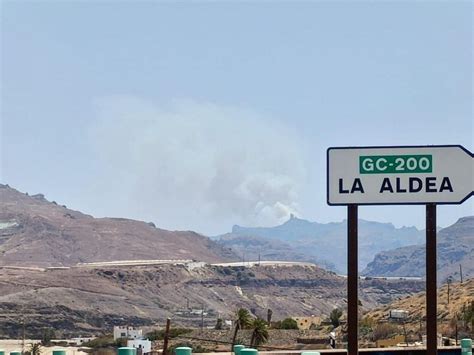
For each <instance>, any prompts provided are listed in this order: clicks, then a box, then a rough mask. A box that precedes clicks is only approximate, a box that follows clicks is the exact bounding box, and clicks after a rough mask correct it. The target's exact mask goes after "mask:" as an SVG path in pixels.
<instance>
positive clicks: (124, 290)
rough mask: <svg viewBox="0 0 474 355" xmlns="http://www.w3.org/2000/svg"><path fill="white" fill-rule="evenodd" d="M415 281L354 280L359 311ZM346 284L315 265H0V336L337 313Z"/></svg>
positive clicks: (415, 287)
mask: <svg viewBox="0 0 474 355" xmlns="http://www.w3.org/2000/svg"><path fill="white" fill-rule="evenodd" d="M423 287H424V284H423V283H422V282H420V281H410V280H393V281H389V280H361V297H360V298H361V302H362V305H363V308H364V309H366V310H367V309H368V308H371V307H375V306H377V305H380V304H382V303H387V302H390V301H393V300H394V299H396V298H398V297H404V296H405V295H407V294H412V293H415V292H419V291H420V290H421V289H422V288H423ZM345 305H346V280H345V278H343V277H340V276H337V275H335V274H334V273H331V272H328V271H325V270H324V269H321V268H319V267H316V266H254V267H252V268H243V267H233V268H231V267H217V266H210V265H207V266H200V267H194V266H191V265H188V266H185V265H176V266H172V265H161V266H140V267H137V266H135V267H128V268H124V267H121V268H117V267H115V268H111V267H109V268H105V267H104V268H69V269H49V270H26V269H11V268H5V267H3V268H0V329H1V330H2V332H3V334H0V336H5V335H8V336H19V335H20V334H19V332H20V331H21V329H22V328H21V326H20V325H21V322H22V321H23V320H24V323H25V328H26V331H27V334H28V336H34V335H35V334H36V335H37V334H38V332H40V331H41V330H42V329H43V328H45V327H52V328H55V329H56V330H57V334H63V335H64V336H66V335H72V334H82V335H85V334H100V333H102V332H107V331H110V329H111V327H112V326H113V325H114V324H130V325H153V324H159V325H163V323H164V322H165V319H166V317H173V323H174V324H183V325H194V326H199V325H200V324H201V315H200V310H201V309H204V310H205V313H206V315H205V317H204V322H205V325H215V323H216V320H217V317H219V316H220V317H222V318H224V319H230V317H231V315H232V314H233V313H234V312H235V311H236V310H237V309H238V308H239V307H245V308H247V309H249V310H250V311H251V312H252V313H253V314H254V315H256V316H260V317H266V314H267V309H269V308H270V309H272V310H273V317H274V319H282V318H285V317H289V316H302V315H307V316H309V315H321V316H327V315H329V313H330V312H331V310H332V309H333V308H335V307H340V308H342V309H344V308H345Z"/></svg>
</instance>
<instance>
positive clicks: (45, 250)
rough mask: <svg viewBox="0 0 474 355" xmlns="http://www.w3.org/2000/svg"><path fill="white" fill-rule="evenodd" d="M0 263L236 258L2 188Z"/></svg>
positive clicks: (209, 244) (145, 226)
mask: <svg viewBox="0 0 474 355" xmlns="http://www.w3.org/2000/svg"><path fill="white" fill-rule="evenodd" d="M0 201H1V204H0V253H1V255H2V257H1V258H0V265H21V266H73V265H75V264H78V263H87V262H103V261H115V260H130V259H153V260H155V259H198V260H200V261H206V262H223V261H234V260H237V258H236V255H235V254H233V253H232V251H230V250H229V249H226V248H223V247H221V246H219V245H218V244H217V243H215V242H213V241H212V240H210V239H209V238H208V237H206V236H203V235H201V234H198V233H196V232H192V231H168V230H164V229H160V228H157V227H156V226H155V225H154V224H153V223H147V222H143V221H135V220H132V219H127V218H109V217H105V218H94V217H92V216H90V215H87V214H84V213H82V212H79V211H75V210H72V209H68V208H67V207H66V206H61V205H59V204H57V203H56V202H54V201H53V202H49V201H48V200H46V198H45V197H44V195H42V194H36V195H33V196H29V195H27V194H24V193H21V192H19V191H17V190H15V189H13V188H11V187H9V186H8V185H1V186H0Z"/></svg>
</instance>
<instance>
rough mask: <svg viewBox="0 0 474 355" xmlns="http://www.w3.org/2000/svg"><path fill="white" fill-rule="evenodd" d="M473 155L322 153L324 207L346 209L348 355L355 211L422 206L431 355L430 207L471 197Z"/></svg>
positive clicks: (352, 339)
mask: <svg viewBox="0 0 474 355" xmlns="http://www.w3.org/2000/svg"><path fill="white" fill-rule="evenodd" d="M473 156H474V155H473V154H472V153H471V152H469V151H468V150H467V149H465V148H463V147H462V146H459V145H445V146H409V147H337V148H329V149H328V150H327V202H328V204H329V205H334V206H347V251H348V254H347V255H348V264H347V265H348V270H347V293H348V299H347V303H348V308H347V325H348V353H349V355H357V354H358V302H359V298H358V282H359V275H358V250H357V249H358V241H357V239H358V238H357V237H358V231H357V214H358V205H409V204H412V205H426V329H427V331H426V333H427V334H426V337H427V354H428V355H436V354H437V315H436V313H437V280H436V205H437V204H460V203H463V202H464V201H466V200H467V199H468V198H469V197H471V196H472V195H473V194H474V191H473V190H474V187H473V185H474V159H473Z"/></svg>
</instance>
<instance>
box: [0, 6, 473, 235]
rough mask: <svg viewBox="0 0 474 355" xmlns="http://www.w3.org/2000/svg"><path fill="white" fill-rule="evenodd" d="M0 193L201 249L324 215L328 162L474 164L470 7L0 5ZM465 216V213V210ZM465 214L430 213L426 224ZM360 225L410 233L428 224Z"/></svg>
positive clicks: (333, 211)
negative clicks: (365, 154)
mask: <svg viewBox="0 0 474 355" xmlns="http://www.w3.org/2000/svg"><path fill="white" fill-rule="evenodd" d="M1 16H2V20H1V43H2V47H1V50H2V52H1V61H2V63H1V65H2V71H1V74H2V76H1V84H2V93H1V110H2V111H1V119H2V122H1V123H2V130H1V136H0V139H1V170H0V173H1V181H2V182H4V183H8V184H10V185H11V186H14V187H16V188H18V189H20V190H21V191H28V192H30V193H37V192H42V193H44V194H45V195H46V196H47V197H48V198H49V199H51V200H56V201H58V202H60V203H63V204H66V205H68V207H71V208H74V209H78V210H82V211H84V212H86V213H90V214H93V215H95V216H121V217H130V218H137V219H143V220H147V221H148V220H150V221H154V222H155V223H156V224H157V225H159V226H161V227H163V228H168V229H192V230H197V231H199V232H202V233H206V234H217V233H222V232H225V231H228V230H229V229H230V228H231V226H232V224H244V225H272V224H277V223H280V222H281V221H284V220H285V219H286V218H287V217H288V214H289V213H295V214H297V215H299V216H301V217H303V218H307V219H309V220H316V221H319V222H328V221H338V220H341V219H343V218H345V209H344V208H342V207H329V206H327V205H326V202H325V169H326V167H325V151H326V149H327V147H329V146H346V145H412V144H462V145H463V146H465V147H466V148H467V149H469V150H471V151H472V150H474V146H473V140H474V138H473V137H474V132H473V123H472V117H473V115H472V113H473V110H472V102H473V100H472V99H473V96H472V59H473V58H472V3H471V2H467V1H466V2H455V1H451V2H442V1H439V2H438V1H432V2H421V1H420V2H407V1H393V2H378V3H376V2H357V1H347V2H344V1H336V2H316V1H314V2H293V1H292V2H275V3H271V2H257V1H255V2H232V1H228V2H221V3H217V2H179V3H171V2H132V1H130V2H113V3H112V2H108V1H104V2H88V1H77V2H73V1H69V2H62V3H60V2H56V1H51V2H42V1H35V2H26V1H20V2H16V1H15V2H14V1H3V2H2V3H1ZM471 200H472V199H471ZM473 208H474V204H473V202H472V201H469V202H467V203H465V204H463V205H462V206H443V207H440V208H439V217H438V219H439V224H440V225H442V226H446V225H449V224H451V223H453V222H455V221H456V220H457V218H459V217H461V216H464V215H468V214H473ZM360 215H361V217H363V218H366V219H371V220H377V221H390V222H393V223H394V224H395V225H397V226H401V225H416V226H418V227H423V223H424V209H423V207H421V206H420V207H383V208H380V207H364V208H361V211H360Z"/></svg>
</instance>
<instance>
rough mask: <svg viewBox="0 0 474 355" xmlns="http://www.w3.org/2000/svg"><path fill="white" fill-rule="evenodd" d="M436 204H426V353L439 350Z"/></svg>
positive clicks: (434, 352)
mask: <svg viewBox="0 0 474 355" xmlns="http://www.w3.org/2000/svg"><path fill="white" fill-rule="evenodd" d="M437 298H438V294H437V282H436V205H435V204H432V203H430V204H427V205H426V353H427V354H436V352H437V338H438V335H437V333H438V330H437V320H438V317H437Z"/></svg>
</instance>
